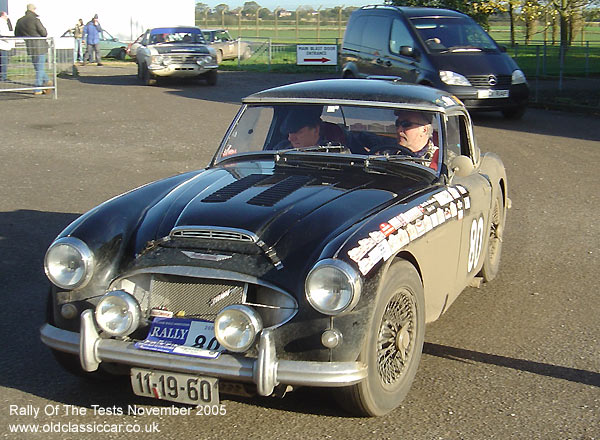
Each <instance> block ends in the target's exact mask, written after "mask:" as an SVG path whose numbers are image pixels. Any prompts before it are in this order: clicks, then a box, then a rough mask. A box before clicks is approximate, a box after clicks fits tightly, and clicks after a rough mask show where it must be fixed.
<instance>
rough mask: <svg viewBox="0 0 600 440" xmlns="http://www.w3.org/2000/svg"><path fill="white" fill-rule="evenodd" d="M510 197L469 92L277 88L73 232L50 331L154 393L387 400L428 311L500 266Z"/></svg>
mask: <svg viewBox="0 0 600 440" xmlns="http://www.w3.org/2000/svg"><path fill="white" fill-rule="evenodd" d="M509 202H510V200H509V199H508V197H507V180H506V174H505V171H504V166H503V165H502V162H501V160H500V159H499V158H498V157H497V156H496V155H494V154H491V153H487V154H481V153H480V151H479V149H478V147H477V145H476V143H475V139H474V136H473V128H472V125H471V120H470V117H469V114H468V112H467V111H466V110H465V107H464V106H463V105H462V104H461V102H460V101H458V100H457V99H456V98H455V97H453V96H452V95H449V94H447V93H445V92H442V91H439V90H436V89H433V88H429V87H425V86H418V85H407V84H401V83H393V82H385V81H380V80H370V79H365V80H323V81H313V82H305V83H298V84H291V85H287V86H282V87H278V88H274V89H270V90H266V91H263V92H259V93H256V94H253V95H251V96H249V97H247V98H245V99H244V100H243V105H242V107H241V109H240V111H239V113H238V114H237V116H236V117H235V119H234V121H233V123H232V124H231V126H230V128H229V129H228V131H227V133H226V135H225V137H224V139H223V141H222V142H221V145H220V147H219V148H218V149H217V152H216V154H215V156H214V158H213V159H212V161H211V163H210V164H209V165H208V166H207V167H206V168H205V169H203V170H199V171H194V172H189V173H185V174H181V175H178V176H174V177H171V178H167V179H164V180H160V181H157V182H154V183H150V184H148V185H145V186H143V187H141V188H138V189H135V190H133V191H130V192H128V193H126V194H123V195H121V196H118V197H115V198H113V199H112V200H109V201H107V202H105V203H103V204H102V205H100V206H98V207H97V208H94V209H93V210H91V211H90V212H88V213H86V214H84V215H82V216H81V217H80V218H79V219H77V220H76V221H75V222H73V223H72V224H71V225H70V226H68V227H67V228H66V229H65V230H64V231H63V232H62V233H61V234H60V235H59V236H58V237H57V239H56V240H55V241H54V242H53V243H52V245H51V246H50V248H49V249H48V251H47V253H46V257H45V270H46V274H47V275H48V277H49V279H50V281H51V282H52V288H51V292H50V297H49V302H48V316H47V321H48V322H47V324H45V325H44V326H43V327H42V329H41V337H42V340H43V341H44V343H46V344H47V345H48V346H50V347H51V349H52V351H53V353H54V354H55V357H56V358H57V360H58V361H59V362H60V363H61V364H62V365H63V366H64V367H65V368H67V369H68V370H70V371H72V372H75V373H78V374H87V375H103V376H108V377H110V375H117V374H126V375H129V376H130V378H131V386H132V389H133V392H134V393H135V394H138V395H141V396H148V397H153V398H160V399H166V400H170V401H176V402H183V403H190V404H196V405H211V406H214V405H217V404H218V403H219V402H220V396H221V395H223V394H227V393H233V392H237V391H240V390H242V389H244V390H245V391H248V390H249V389H250V390H253V391H255V392H257V393H258V394H260V395H263V396H269V395H283V394H284V393H285V392H286V391H290V390H293V389H294V388H296V387H299V386H312V387H328V388H331V389H332V391H333V392H335V395H336V396H337V398H338V400H339V402H340V403H341V405H342V406H343V407H345V408H346V409H348V410H350V411H352V412H354V413H357V414H362V415H382V414H385V413H387V412H389V411H391V410H393V409H394V408H396V407H397V406H398V405H399V403H400V402H401V401H402V399H403V398H404V396H405V395H406V393H407V392H408V390H409V388H410V385H411V383H412V381H413V378H414V376H415V373H416V371H417V367H418V364H419V360H420V357H421V350H422V346H423V340H424V334H425V324H426V323H427V322H431V321H434V320H436V319H437V318H439V317H440V316H441V315H442V313H444V312H445V311H446V310H447V309H448V307H449V306H450V304H452V302H453V301H454V300H455V299H456V297H457V296H458V295H459V293H460V292H461V291H462V290H463V289H464V288H465V287H466V286H469V285H473V284H477V283H480V282H481V281H490V280H492V279H493V278H494V277H495V276H496V274H497V272H498V268H499V262H500V251H501V239H502V232H503V229H504V221H505V214H506V210H507V208H508V207H509Z"/></svg>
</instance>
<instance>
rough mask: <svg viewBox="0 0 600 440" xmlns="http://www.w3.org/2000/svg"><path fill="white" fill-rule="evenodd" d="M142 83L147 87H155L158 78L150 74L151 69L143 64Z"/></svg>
mask: <svg viewBox="0 0 600 440" xmlns="http://www.w3.org/2000/svg"><path fill="white" fill-rule="evenodd" d="M142 82H143V83H144V85H146V86H153V85H155V84H156V78H155V77H154V75H152V74H151V73H150V69H148V66H146V65H145V64H142Z"/></svg>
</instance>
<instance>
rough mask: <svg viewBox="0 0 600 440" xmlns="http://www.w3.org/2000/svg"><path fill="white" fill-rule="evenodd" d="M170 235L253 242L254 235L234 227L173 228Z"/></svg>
mask: <svg viewBox="0 0 600 440" xmlns="http://www.w3.org/2000/svg"><path fill="white" fill-rule="evenodd" d="M171 237H179V238H201V239H206V240H231V241H244V242H248V243H254V242H255V241H256V239H255V237H253V236H252V235H251V234H249V233H246V232H243V231H237V230H235V229H205V228H193V227H192V228H183V227H182V228H174V229H173V230H172V231H171Z"/></svg>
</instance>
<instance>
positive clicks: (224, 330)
mask: <svg viewBox="0 0 600 440" xmlns="http://www.w3.org/2000/svg"><path fill="white" fill-rule="evenodd" d="M262 328H263V326H262V319H261V317H260V315H259V314H258V313H257V312H256V311H255V310H254V309H252V308H251V307H248V306H244V305H239V304H236V305H232V306H227V307H225V308H224V309H223V310H221V311H220V312H219V314H218V315H217V318H216V319H215V337H216V338H217V341H219V344H221V345H222V346H223V347H225V348H226V349H227V350H229V351H233V352H237V353H241V352H244V351H247V350H248V349H249V348H250V347H252V344H254V341H255V340H256V335H257V334H258V333H259V332H260V331H261V330H262Z"/></svg>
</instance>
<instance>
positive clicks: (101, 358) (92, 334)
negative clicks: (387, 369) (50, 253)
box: [40, 310, 367, 396]
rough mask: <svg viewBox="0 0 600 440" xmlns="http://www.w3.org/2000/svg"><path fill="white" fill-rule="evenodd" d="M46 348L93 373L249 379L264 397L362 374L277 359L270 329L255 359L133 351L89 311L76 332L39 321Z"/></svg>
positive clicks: (356, 369) (358, 369)
mask: <svg viewBox="0 0 600 440" xmlns="http://www.w3.org/2000/svg"><path fill="white" fill-rule="evenodd" d="M40 334H41V338H42V341H43V342H44V343H45V344H46V345H48V346H49V347H51V348H53V349H55V350H59V351H63V352H66V353H71V354H74V355H78V356H79V358H80V360H81V366H82V368H83V369H84V370H85V371H95V370H97V369H98V366H99V365H100V363H101V362H114V363H118V364H125V365H130V366H136V367H142V368H153V369H158V370H167V371H174V372H180V373H187V374H193V375H199V376H210V377H217V378H220V379H225V380H232V381H240V382H253V383H255V384H256V387H257V391H258V393H259V394H260V395H263V396H268V395H270V394H272V393H273V390H274V388H275V386H276V385H278V384H285V385H305V386H315V387H342V386H348V385H352V384H355V383H358V382H360V381H361V380H363V379H365V378H366V376H367V366H366V365H365V364H363V363H362V362H309V361H289V360H278V359H277V354H276V352H275V344H274V342H273V335H272V331H271V330H269V329H264V330H263V331H262V332H261V334H260V340H259V343H258V357H257V358H248V357H244V356H240V355H232V354H226V353H222V354H221V355H220V356H219V357H218V358H217V359H202V358H196V357H190V356H181V355H174V354H167V353H158V352H153V351H145V350H139V349H137V348H135V347H134V344H133V342H125V341H119V340H115V339H102V338H101V337H100V336H99V335H98V332H97V330H96V325H95V323H94V318H93V314H92V311H91V310H86V311H84V312H83V313H82V315H81V332H80V333H75V332H71V331H67V330H63V329H59V328H57V327H54V326H52V325H50V324H45V325H44V326H43V327H42V328H41V330H40Z"/></svg>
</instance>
